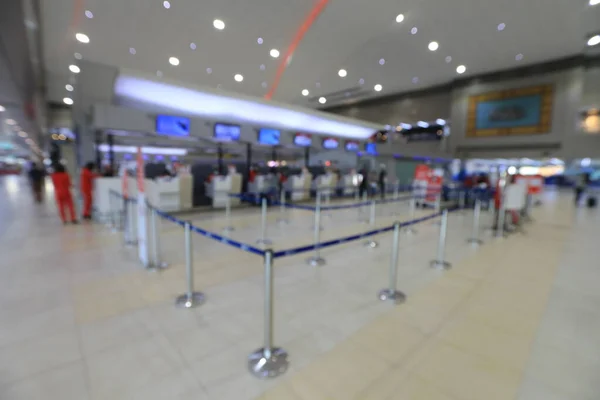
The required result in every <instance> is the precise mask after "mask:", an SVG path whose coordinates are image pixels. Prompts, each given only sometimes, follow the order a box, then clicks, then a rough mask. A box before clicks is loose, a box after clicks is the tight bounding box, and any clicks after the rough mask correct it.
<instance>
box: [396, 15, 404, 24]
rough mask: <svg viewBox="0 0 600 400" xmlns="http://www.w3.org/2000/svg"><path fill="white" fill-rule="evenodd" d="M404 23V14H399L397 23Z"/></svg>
mask: <svg viewBox="0 0 600 400" xmlns="http://www.w3.org/2000/svg"><path fill="white" fill-rule="evenodd" d="M402 21H404V14H398V15H397V16H396V22H397V23H400V22H402Z"/></svg>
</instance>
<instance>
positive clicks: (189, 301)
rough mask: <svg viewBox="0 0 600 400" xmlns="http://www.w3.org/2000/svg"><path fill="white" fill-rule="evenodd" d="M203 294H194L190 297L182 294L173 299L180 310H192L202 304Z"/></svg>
mask: <svg viewBox="0 0 600 400" xmlns="http://www.w3.org/2000/svg"><path fill="white" fill-rule="evenodd" d="M204 299H205V297H204V293H200V292H194V293H192V295H191V296H188V294H187V293H186V294H182V295H181V296H178V297H177V299H175V305H176V306H177V307H180V308H194V307H198V306H199V305H200V304H202V303H204Z"/></svg>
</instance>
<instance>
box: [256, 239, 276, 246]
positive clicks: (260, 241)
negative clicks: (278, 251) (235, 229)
mask: <svg viewBox="0 0 600 400" xmlns="http://www.w3.org/2000/svg"><path fill="white" fill-rule="evenodd" d="M256 244H262V245H264V246H268V245H271V244H273V241H272V240H271V239H258V240H257V241H256Z"/></svg>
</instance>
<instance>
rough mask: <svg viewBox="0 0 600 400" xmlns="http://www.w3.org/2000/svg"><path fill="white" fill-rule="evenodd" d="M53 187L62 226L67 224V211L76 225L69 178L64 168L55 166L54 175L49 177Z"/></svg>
mask: <svg viewBox="0 0 600 400" xmlns="http://www.w3.org/2000/svg"><path fill="white" fill-rule="evenodd" d="M51 178H52V184H53V185H54V195H55V196H56V205H57V206H58V212H59V213H60V219H61V220H62V222H63V223H64V224H66V223H67V211H69V214H70V215H69V216H70V217H71V222H72V223H73V224H76V223H77V218H76V217H75V207H74V206H73V197H72V196H71V178H70V177H69V174H67V172H66V171H65V167H64V166H62V165H60V164H59V165H57V166H55V167H54V173H53V174H52V175H51Z"/></svg>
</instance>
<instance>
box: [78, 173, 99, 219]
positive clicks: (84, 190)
mask: <svg viewBox="0 0 600 400" xmlns="http://www.w3.org/2000/svg"><path fill="white" fill-rule="evenodd" d="M94 179H96V174H95V173H94V163H91V162H89V163H87V164H85V167H83V169H82V170H81V181H80V182H79V185H80V187H81V195H82V197H83V219H92V200H93V199H92V192H93V190H94Z"/></svg>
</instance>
